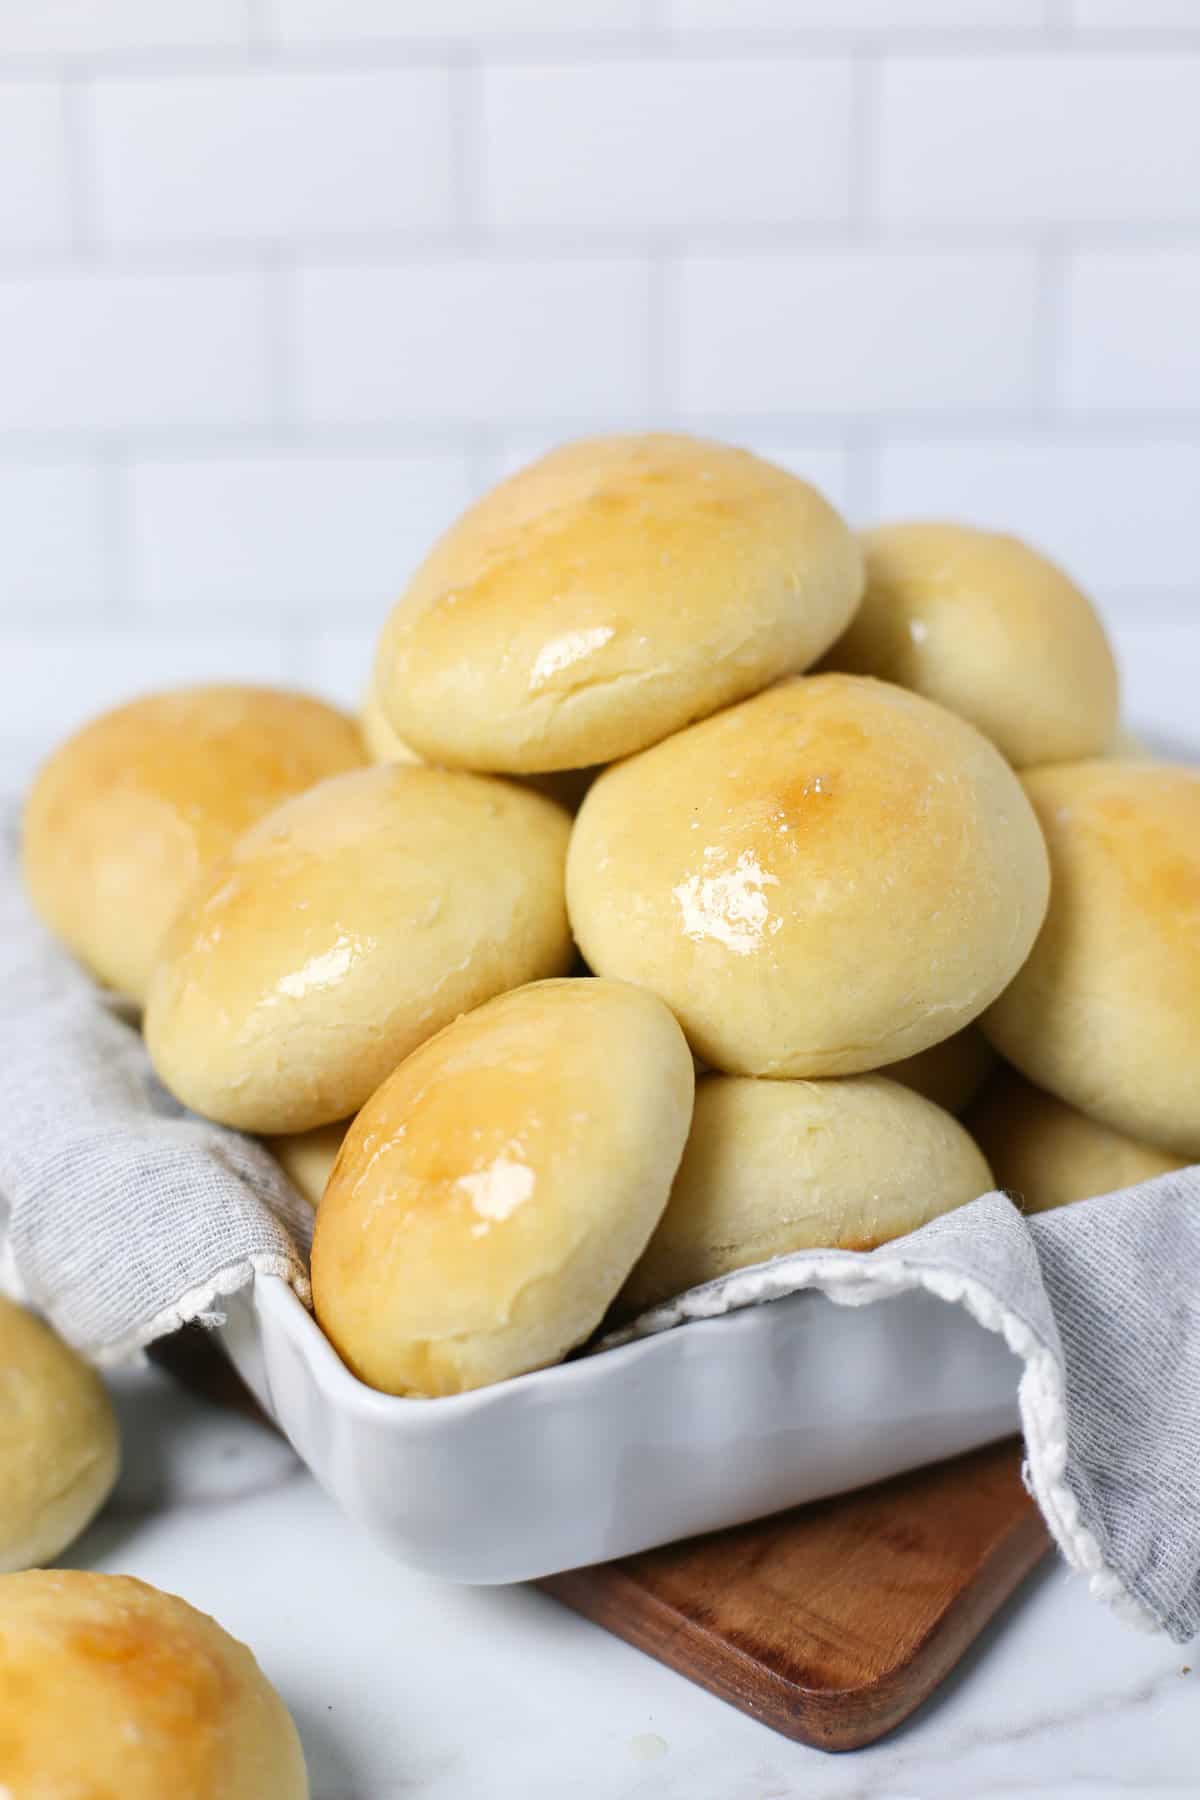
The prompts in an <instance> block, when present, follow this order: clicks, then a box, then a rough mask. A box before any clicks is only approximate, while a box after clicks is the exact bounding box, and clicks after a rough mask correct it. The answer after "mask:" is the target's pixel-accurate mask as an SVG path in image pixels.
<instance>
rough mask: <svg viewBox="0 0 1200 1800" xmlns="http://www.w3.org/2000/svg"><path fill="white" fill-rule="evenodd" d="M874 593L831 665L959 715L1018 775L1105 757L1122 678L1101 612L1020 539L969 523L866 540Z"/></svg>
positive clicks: (911, 528) (893, 529)
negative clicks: (876, 679)
mask: <svg viewBox="0 0 1200 1800" xmlns="http://www.w3.org/2000/svg"><path fill="white" fill-rule="evenodd" d="M862 541H863V548H864V550H865V553H866V565H867V588H866V594H865V595H864V598H863V603H862V605H861V607H860V608H859V610H858V612H857V613H856V614H855V617H854V618H853V620H852V621H851V623H850V627H849V630H848V631H847V632H846V634H845V636H844V637H843V638H841V639H840V640H839V642H838V643H837V644H835V646H834V648H833V650H832V651H831V653H830V656H829V666H830V667H831V668H836V669H849V670H853V671H855V672H856V673H858V674H860V675H879V676H882V677H883V678H884V679H885V680H886V681H895V682H898V683H899V684H900V686H901V687H907V688H912V689H913V690H914V691H915V692H916V693H918V694H924V695H925V696H926V697H927V698H928V699H930V700H937V701H939V702H940V704H941V705H942V706H948V707H949V708H950V710H951V711H952V712H956V713H961V715H962V717H963V718H964V719H970V721H971V723H972V724H973V725H976V726H978V728H979V730H980V731H982V732H983V733H984V735H985V736H986V737H989V738H991V740H992V742H993V743H994V744H995V745H996V746H997V747H998V749H1000V750H1001V751H1002V752H1003V754H1004V755H1005V756H1006V757H1007V758H1008V760H1009V762H1010V763H1012V764H1013V765H1014V767H1016V768H1019V769H1021V768H1028V767H1029V766H1031V765H1032V764H1035V763H1047V762H1060V761H1067V760H1068V759H1070V758H1073V757H1080V756H1096V755H1099V754H1100V752H1101V751H1103V749H1104V747H1105V745H1106V744H1107V743H1108V741H1109V738H1110V737H1111V736H1112V733H1113V729H1114V727H1115V726H1116V722H1117V669H1116V664H1115V662H1114V661H1113V655H1112V651H1111V649H1110V648H1109V644H1108V639H1107V637H1106V636H1105V632H1104V627H1103V626H1102V625H1101V623H1100V620H1099V617H1098V615H1097V614H1096V612H1095V610H1094V609H1093V607H1092V605H1091V602H1090V601H1089V600H1088V599H1087V598H1086V597H1085V596H1084V595H1083V594H1081V593H1080V591H1079V589H1078V588H1077V587H1076V586H1075V584H1074V582H1072V581H1070V580H1068V578H1067V576H1066V575H1064V574H1063V572H1062V570H1061V569H1059V568H1057V567H1056V566H1055V564H1054V563H1052V562H1049V561H1048V560H1047V558H1046V557H1044V556H1039V554H1038V553H1037V551H1036V550H1031V549H1030V548H1029V546H1028V545H1027V544H1023V543H1022V542H1021V541H1020V539H1019V538H1014V537H1004V536H1001V535H1000V534H999V533H997V532H994V531H977V530H975V529H973V528H972V527H971V526H969V525H942V524H911V525H881V526H878V527H877V528H876V529H875V530H874V531H867V532H864V533H863V539H862Z"/></svg>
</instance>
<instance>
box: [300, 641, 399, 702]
mask: <svg viewBox="0 0 1200 1800" xmlns="http://www.w3.org/2000/svg"><path fill="white" fill-rule="evenodd" d="M381 622H382V621H381ZM378 638H379V633H378V630H374V631H314V632H312V633H311V634H308V633H305V634H303V635H301V636H299V637H298V638H297V639H296V640H295V658H296V674H295V678H296V680H297V682H298V683H299V684H300V685H301V686H302V687H304V688H308V689H311V690H312V692H313V693H319V694H321V695H322V696H323V697H324V698H325V699H327V700H333V701H335V702H336V703H337V705H339V706H344V707H346V708H347V709H348V710H349V711H350V712H358V711H359V710H360V708H361V706H362V702H363V698H364V696H365V694H366V692H367V688H368V686H369V684H370V680H371V669H372V667H373V665H374V662H375V646H376V643H377V642H378Z"/></svg>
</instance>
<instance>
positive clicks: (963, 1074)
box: [884, 1025, 996, 1118]
mask: <svg viewBox="0 0 1200 1800" xmlns="http://www.w3.org/2000/svg"><path fill="white" fill-rule="evenodd" d="M995 1066H996V1052H995V1051H994V1050H993V1049H992V1046H991V1045H990V1044H989V1043H988V1041H987V1039H986V1038H985V1037H984V1035H983V1033H982V1031H980V1029H979V1027H978V1025H967V1026H965V1027H964V1029H963V1030H962V1031H956V1032H955V1033H954V1036H953V1037H948V1038H943V1039H942V1041H941V1043H940V1044H931V1045H930V1046H929V1048H928V1050H919V1051H918V1052H917V1054H916V1055H915V1056H906V1057H905V1058H904V1060H903V1062H895V1063H889V1064H888V1065H887V1068H886V1069H885V1070H884V1074H885V1075H886V1076H887V1077H888V1079H889V1080H890V1081H900V1082H903V1084H904V1086H905V1087H909V1088H912V1089H913V1091H914V1093H917V1094H923V1095H924V1096H925V1098H926V1100H932V1101H933V1103H934V1105H935V1106H941V1107H944V1108H945V1110H946V1111H947V1112H948V1113H953V1114H954V1116H955V1118H958V1117H959V1115H960V1114H961V1113H962V1112H964V1111H965V1110H966V1108H967V1107H968V1106H969V1105H970V1103H971V1101H972V1100H973V1099H974V1098H975V1096H976V1094H977V1093H978V1092H979V1090H980V1088H981V1087H982V1086H983V1084H984V1082H985V1081H986V1080H987V1078H988V1076H989V1075H990V1074H991V1072H992V1070H993V1069H994V1068H995Z"/></svg>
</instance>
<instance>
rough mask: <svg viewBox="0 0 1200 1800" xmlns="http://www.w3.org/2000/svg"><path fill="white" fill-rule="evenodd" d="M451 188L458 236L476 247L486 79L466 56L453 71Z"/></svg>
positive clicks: (480, 215) (480, 217)
mask: <svg viewBox="0 0 1200 1800" xmlns="http://www.w3.org/2000/svg"><path fill="white" fill-rule="evenodd" d="M450 131H451V144H450V186H451V204H452V210H453V214H454V220H455V224H456V226H457V230H458V235H459V238H460V240H461V243H462V245H463V246H464V247H468V248H470V247H474V246H475V245H477V244H478V243H479V241H480V239H481V237H482V235H483V152H482V134H483V78H482V73H481V71H480V68H479V64H478V62H477V61H476V59H475V58H474V57H473V56H471V55H469V54H467V55H463V56H460V57H458V58H456V59H455V61H454V63H453V64H452V65H451V68H450Z"/></svg>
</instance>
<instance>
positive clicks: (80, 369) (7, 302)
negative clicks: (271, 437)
mask: <svg viewBox="0 0 1200 1800" xmlns="http://www.w3.org/2000/svg"><path fill="white" fill-rule="evenodd" d="M265 349H266V346H265V328H264V312H263V293H262V281H261V278H260V277H258V276H256V275H253V274H242V273H232V272H230V273H219V274H118V273H116V272H115V271H114V272H108V271H105V272H98V271H97V270H95V269H79V270H74V271H70V272H55V273H53V274H36V275H27V276H16V275H12V276H6V277H2V278H0V435H2V434H3V433H5V432H12V431H19V432H28V433H36V434H38V435H39V436H47V435H50V434H53V433H55V432H60V433H64V434H69V435H76V434H80V433H86V434H89V435H92V434H112V433H116V434H121V433H125V432H138V431H147V430H148V431H155V432H162V431H170V430H173V429H180V428H185V429H186V428H192V427H196V426H202V427H206V426H219V427H242V426H247V425H254V424H256V423H259V422H261V421H262V420H263V419H264V418H265V417H266V414H267V374H266V354H265Z"/></svg>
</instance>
